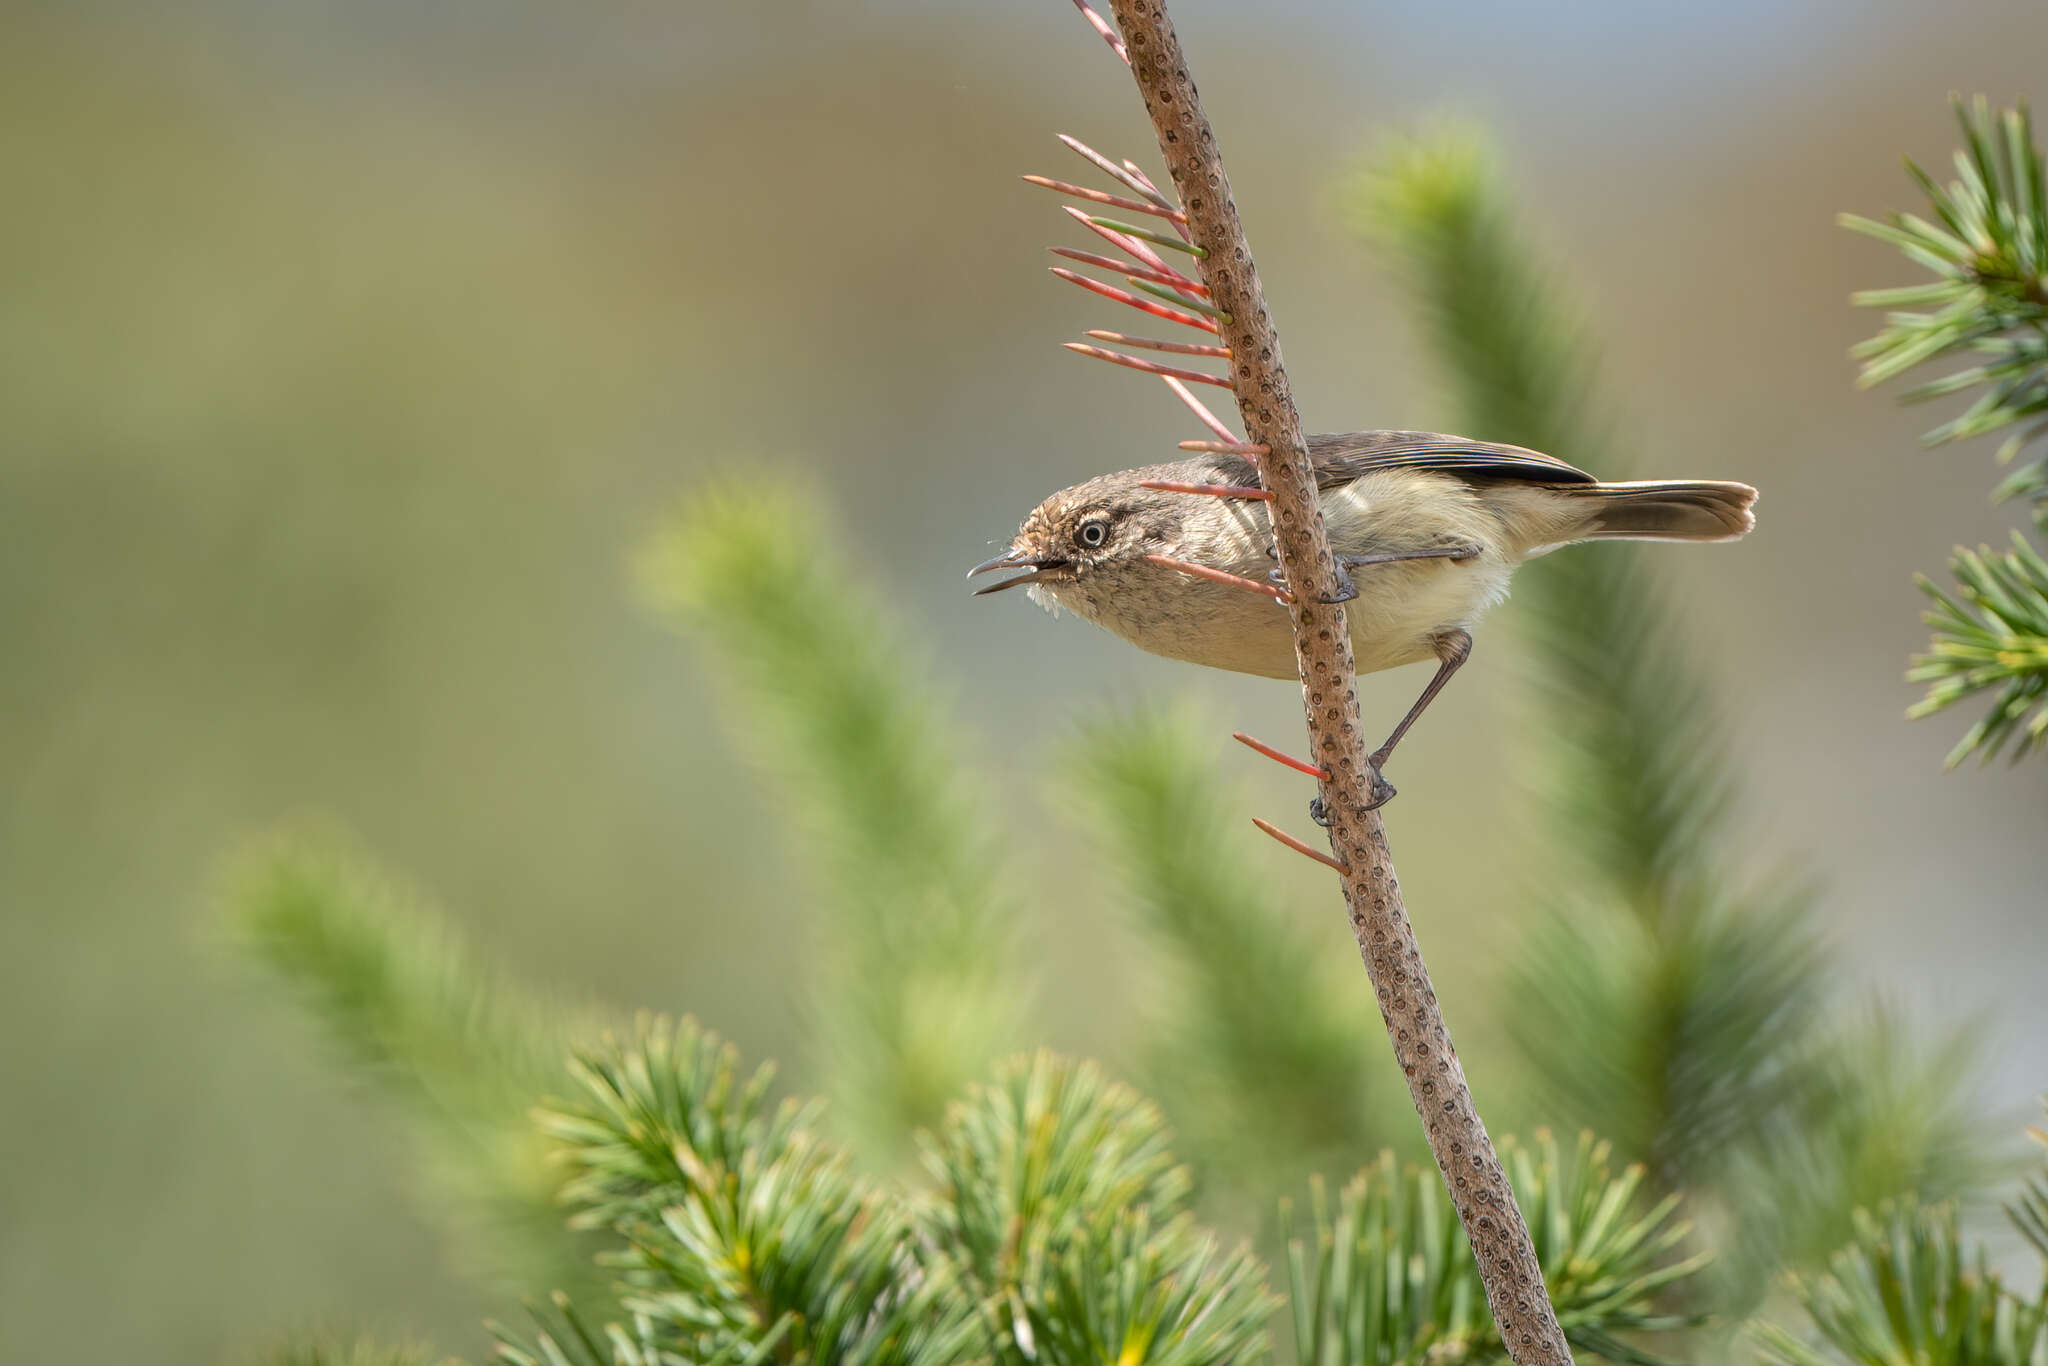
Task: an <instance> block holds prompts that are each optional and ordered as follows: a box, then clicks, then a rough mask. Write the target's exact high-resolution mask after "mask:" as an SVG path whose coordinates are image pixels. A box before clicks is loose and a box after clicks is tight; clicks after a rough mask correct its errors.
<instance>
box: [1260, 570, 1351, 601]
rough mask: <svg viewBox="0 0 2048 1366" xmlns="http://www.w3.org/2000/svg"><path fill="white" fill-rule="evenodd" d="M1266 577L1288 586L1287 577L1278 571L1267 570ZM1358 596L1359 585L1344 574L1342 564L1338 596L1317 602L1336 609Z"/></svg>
mask: <svg viewBox="0 0 2048 1366" xmlns="http://www.w3.org/2000/svg"><path fill="white" fill-rule="evenodd" d="M1266 577H1267V578H1268V579H1269V580H1271V581H1272V582H1274V583H1276V584H1278V585H1279V586H1280V587H1282V588H1286V587H1287V586H1288V584H1287V575H1286V574H1285V573H1283V572H1281V571H1280V570H1278V569H1269V570H1267V571H1266ZM1357 596H1358V585H1357V584H1355V583H1353V582H1352V581H1351V576H1350V575H1349V574H1346V573H1345V572H1344V566H1343V564H1342V563H1341V562H1340V563H1339V564H1338V565H1337V596H1336V597H1334V598H1317V599H1316V601H1317V602H1320V603H1322V604H1323V605H1324V606H1325V607H1335V606H1336V605H1337V604H1338V603H1340V602H1349V601H1351V600H1352V599H1353V598H1355V597H1357Z"/></svg>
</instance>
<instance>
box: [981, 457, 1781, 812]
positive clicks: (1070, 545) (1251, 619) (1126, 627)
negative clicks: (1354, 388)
mask: <svg viewBox="0 0 2048 1366" xmlns="http://www.w3.org/2000/svg"><path fill="white" fill-rule="evenodd" d="M1308 450H1309V457H1310V459H1311V461H1312V462H1313V463H1314V465H1315V469H1316V477H1317V484H1318V487H1319V488H1320V490H1321V495H1322V507H1323V517H1324V520H1325V522H1326V523H1327V524H1328V526H1329V530H1330V543H1331V547H1332V549H1333V550H1334V551H1335V552H1336V555H1337V558H1338V564H1339V567H1340V569H1341V570H1343V571H1346V572H1348V573H1349V575H1350V578H1351V583H1352V588H1351V590H1350V593H1351V597H1352V599H1353V600H1352V601H1351V603H1350V606H1349V608H1348V609H1347V612H1348V616H1349V619H1350V625H1351V644H1352V650H1353V652H1354V653H1355V654H1356V656H1357V659H1358V671H1359V672H1360V673H1370V672H1372V671H1374V670H1378V669H1391V668H1394V667H1396V666H1398V665H1402V664H1412V663H1415V662H1417V661H1420V660H1425V659H1431V658H1434V659H1435V660H1436V661H1437V671H1436V676H1435V677H1434V678H1432V679H1431V680H1430V683H1429V686H1428V687H1427V688H1425V689H1423V692H1422V696H1421V697H1420V698H1418V699H1417V700H1416V703H1415V705H1414V706H1413V707H1412V708H1410V709H1409V712H1408V714H1407V716H1405V717H1404V718H1402V721H1401V723H1400V724H1399V725H1397V726H1396V727H1394V732H1393V734H1391V735H1389V736H1388V737H1387V742H1386V743H1385V744H1384V745H1382V746H1380V748H1379V750H1378V751H1377V752H1375V753H1374V754H1373V756H1372V762H1373V766H1374V768H1375V769H1377V768H1378V767H1379V766H1381V765H1382V764H1384V763H1385V762H1386V760H1387V757H1388V756H1389V755H1390V754H1392V753H1393V750H1394V746H1395V745H1396V744H1397V743H1399V742H1400V739H1401V737H1402V735H1404V734H1405V733H1406V732H1407V730H1408V728H1409V727H1410V726H1411V725H1413V724H1414V723H1415V718H1416V717H1418V716H1420V715H1421V714H1422V711H1423V709H1424V708H1425V707H1427V706H1428V705H1429V703H1430V700H1431V699H1432V698H1434V697H1435V696H1436V695H1437V693H1438V692H1439V691H1440V690H1441V689H1442V688H1443V686H1444V684H1445V682H1447V681H1448V680H1449V678H1450V676H1451V675H1452V674H1453V673H1455V672H1456V671H1457V669H1458V666H1459V665H1461V664H1463V663H1464V662H1465V659H1466V657H1467V655H1469V654H1470V652H1471V649H1472V636H1471V634H1470V632H1471V627H1472V624H1473V623H1474V622H1475V621H1477V620H1478V619H1479V617H1480V615H1481V614H1482V613H1484V612H1485V611H1486V609H1487V608H1489V607H1491V606H1493V605H1494V604H1495V603H1497V602H1499V601H1500V600H1501V599H1502V598H1504V597H1506V596H1507V591H1508V578H1509V576H1510V575H1511V574H1512V573H1513V572H1514V570H1515V568H1516V566H1518V565H1520V564H1521V563H1522V561H1524V560H1527V559H1530V558H1532V557H1534V556H1537V555H1541V554H1544V553H1545V552H1547V551H1551V550H1555V549H1557V548H1558V547H1559V546H1563V545H1570V544H1571V543H1573V542H1575V541H1590V540H1608V539H1618V540H1638V541H1732V540H1735V539H1737V538H1738V537H1740V536H1742V535H1743V534H1744V533H1746V532H1747V531H1749V529H1750V528H1751V527H1752V526H1753V525H1754V524H1755V519H1754V518H1753V517H1752V515H1751V513H1750V507H1751V505H1752V504H1753V503H1754V502H1755V501H1756V490H1755V489H1753V488H1751V487H1750V486H1749V485H1747V484H1733V483H1720V482H1713V481H1705V480H1674V481H1664V480H1653V481H1645V482H1641V483H1621V484H1603V483H1601V482H1600V481H1599V480H1597V479H1595V478H1594V477H1593V476H1592V475H1590V474H1587V473H1586V472H1585V471H1583V470H1580V469H1575V468H1573V467H1572V466H1570V465H1567V464H1565V463H1564V462H1563V461H1562V460H1558V459H1556V458H1554V457H1552V456H1548V455H1540V454H1538V453H1537V452H1535V451H1528V450H1523V449H1522V448H1520V447H1518V446H1502V445H1495V444H1493V443H1491V442H1486V441H1470V440H1467V439H1465V438H1464V437H1458V436H1443V435H1439V434H1437V433H1434V432H1352V433H1347V434H1344V435H1324V436H1311V437H1309V438H1308ZM1147 481H1150V482H1161V481H1172V482H1177V483H1187V484H1236V485H1246V484H1256V483H1257V482H1258V474H1257V471H1256V470H1255V469H1254V468H1253V467H1252V465H1251V464H1250V463H1249V462H1248V461H1246V460H1243V459H1240V458H1238V457H1236V456H1229V455H1212V456H1202V457H1198V458H1195V459H1191V460H1182V461H1178V462H1175V463H1173V464H1169V465H1152V466H1148V467H1147V468H1144V469H1136V470H1124V471H1122V472H1120V473H1117V474H1105V475H1102V476H1101V477H1099V478H1096V479H1091V480H1089V481H1088V482H1087V483H1085V484H1076V485H1075V486H1074V487H1072V488H1069V489H1062V490H1061V491H1060V492H1058V493H1055V494H1054V495H1052V497H1050V498H1048V499H1046V500H1045V501H1044V502H1043V503H1040V504H1039V505H1038V507H1037V508H1035V509H1033V511H1032V513H1031V515H1030V516H1029V517H1027V518H1025V519H1024V525H1023V526H1022V527H1021V528H1020V529H1019V530H1018V532H1017V535H1016V538H1015V539H1014V540H1013V541H1012V542H1011V544H1010V548H1009V549H1008V550H1006V551H1004V552H1003V553H1002V554H1000V555H998V556H996V557H995V558H994V559H991V560H987V561H985V562H983V563H981V564H978V565H976V566H975V567H974V568H973V569H971V570H969V571H968V572H969V574H970V576H971V575H974V574H982V573H986V572H988V571H990V570H996V569H1022V570H1025V571H1027V572H1025V573H1023V574H1019V575H1018V576H1016V577H1015V578H1011V579H1005V580H1004V581H1003V582H1001V583H998V584H994V585H992V586H991V587H988V588H984V589H981V590H980V592H982V593H996V592H1001V591H1002V590H1003V589H1005V588H1016V587H1018V586H1019V585H1028V591H1029V592H1030V594H1031V596H1032V597H1033V598H1034V599H1036V600H1037V601H1038V602H1039V603H1040V604H1041V605H1043V606H1045V607H1047V608H1048V609H1051V610H1053V611H1057V610H1058V609H1059V608H1062V607H1064V608H1067V609H1069V610H1071V611H1074V612H1077V613H1079V614H1080V615H1081V616H1084V617H1086V618H1088V620H1090V621H1092V622H1094V623H1095V624H1096V625H1098V626H1103V627H1106V628H1108V629H1109V630H1111V631H1114V632H1115V633H1116V634H1118V635H1120V636H1122V637H1123V638H1124V639H1125V640H1128V641H1130V642H1131V643H1132V644H1133V645H1136V646H1138V647H1139V648H1140V649H1144V650H1149V651H1151V652H1152V653H1153V654H1158V655H1165V656H1167V657H1168V658H1171V659H1185V660H1190V661H1192V662H1193V663H1196V664H1206V665H1208V666H1210V667H1211V668H1216V669H1230V670H1234V671H1236V672H1239V673H1251V674H1263V675H1265V676H1266V677H1269V678H1293V677H1295V676H1296V674H1295V662H1294V641H1293V635H1292V632H1291V630H1290V627H1289V622H1288V616H1287V613H1286V611H1285V610H1284V609H1283V608H1282V607H1281V606H1280V604H1279V603H1277V602H1276V601H1274V600H1273V599H1271V598H1269V597H1264V596H1260V595H1257V594H1253V593H1247V592H1245V591H1244V590H1243V589H1241V588H1234V587H1231V586H1229V585H1227V584H1221V583H1214V582H1210V581H1207V580H1203V579H1199V578H1195V577H1192V576H1190V575H1187V574H1183V573H1181V572H1179V571H1177V570H1174V569H1171V568H1168V567H1166V566H1164V565H1160V564H1157V563H1155V562H1153V561H1152V560H1149V559H1147V558H1146V557H1147V556H1152V555H1158V556H1167V557H1171V558H1173V559H1177V560H1185V561H1191V562H1193V563H1195V564H1199V565H1204V566H1206V567H1208V568H1211V569H1220V570H1223V571H1225V572H1227V573H1230V574H1235V575H1238V576H1241V577H1244V578H1253V579H1258V580H1261V581H1264V580H1265V579H1266V578H1267V577H1268V574H1269V571H1273V563H1274V562H1273V559H1272V551H1271V549H1270V546H1271V545H1272V531H1271V528H1270V525H1269V523H1268V521H1267V512H1266V504H1265V503H1263V502H1260V501H1255V500H1249V499H1232V498H1212V497H1200V496H1191V495H1188V494H1182V493H1169V492H1163V491H1159V490H1153V489H1147V488H1144V487H1142V484H1143V483H1144V482H1147ZM1275 572H1276V571H1275ZM1386 792H1387V795H1391V793H1392V789H1391V788H1389V789H1386Z"/></svg>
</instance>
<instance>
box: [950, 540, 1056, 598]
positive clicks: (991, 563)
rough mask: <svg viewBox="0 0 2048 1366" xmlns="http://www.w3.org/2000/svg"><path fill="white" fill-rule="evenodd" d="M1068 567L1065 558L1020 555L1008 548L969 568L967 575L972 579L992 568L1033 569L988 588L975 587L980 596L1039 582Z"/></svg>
mask: <svg viewBox="0 0 2048 1366" xmlns="http://www.w3.org/2000/svg"><path fill="white" fill-rule="evenodd" d="M1066 567H1067V562H1066V561H1065V560H1062V559H1056V558H1054V557H1052V556H1049V555H1019V554H1018V553H1017V552H1016V551H1014V550H1006V551H1004V552H1003V553H1002V554H1000V555H998V556H996V557H995V558H994V559H992V560H983V561H982V562H981V563H980V564H978V565H976V566H974V568H972V569H970V570H968V571H967V577H968V578H970V579H971V578H973V577H974V576H975V575H976V574H986V573H988V572H989V571H990V570H991V569H1028V570H1030V571H1031V572H1030V573H1029V574H1019V575H1018V576H1017V577H1016V578H1014V579H1004V580H1003V581H1002V582H1001V583H992V584H990V585H989V586H988V587H986V588H977V589H975V590H974V596H975V597H977V598H979V597H983V596H986V595H987V594H989V593H1000V592H1002V591H1003V590H1004V589H1005V588H1015V587H1016V586H1017V585H1018V584H1023V583H1037V582H1038V581H1039V580H1040V579H1043V578H1047V577H1049V576H1051V575H1052V574H1054V573H1056V572H1058V571H1060V570H1063V569H1065V568H1066Z"/></svg>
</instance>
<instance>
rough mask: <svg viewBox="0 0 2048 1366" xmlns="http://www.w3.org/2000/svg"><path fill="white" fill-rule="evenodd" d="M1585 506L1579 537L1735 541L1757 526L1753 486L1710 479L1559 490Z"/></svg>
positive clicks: (1659, 481)
mask: <svg viewBox="0 0 2048 1366" xmlns="http://www.w3.org/2000/svg"><path fill="white" fill-rule="evenodd" d="M1558 492H1560V493H1570V494H1571V495H1573V496H1574V497H1576V498H1584V499H1587V500H1588V501H1590V502H1591V503H1592V504H1593V506H1592V508H1591V509H1589V515H1588V517H1587V518H1586V523H1585V526H1584V528H1583V529H1582V530H1581V531H1580V532H1579V538H1582V539H1585V540H1623V541H1733V540H1736V539H1737V538H1739V537H1741V536H1744V535H1746V534H1748V532H1749V530H1750V528H1751V527H1753V526H1755V525H1756V515H1755V514H1754V513H1753V512H1752V511H1751V510H1750V509H1751V507H1752V505H1754V504H1755V502H1756V490H1755V489H1753V488H1751V487H1750V486H1749V485H1747V484H1734V483H1724V482H1721V481H1719V480H1712V479H1671V480H1657V479H1648V480H1643V481H1641V482H1637V483H1625V484H1585V485H1581V486H1579V487H1576V488H1572V487H1566V488H1561V489H1559V490H1558Z"/></svg>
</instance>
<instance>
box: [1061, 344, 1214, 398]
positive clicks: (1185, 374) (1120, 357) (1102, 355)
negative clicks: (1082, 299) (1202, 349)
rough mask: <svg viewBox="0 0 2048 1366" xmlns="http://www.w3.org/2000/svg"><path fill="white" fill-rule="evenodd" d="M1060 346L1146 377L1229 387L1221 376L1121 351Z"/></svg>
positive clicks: (1085, 346)
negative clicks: (1152, 376)
mask: <svg viewBox="0 0 2048 1366" xmlns="http://www.w3.org/2000/svg"><path fill="white" fill-rule="evenodd" d="M1062 345H1064V346H1065V347H1066V348H1067V350H1069V351H1072V352H1073V353H1074V354H1075V355H1077V356H1087V357H1088V358H1089V359H1090V360H1106V361H1108V362H1109V363H1110V364H1111V365H1124V366H1129V367H1130V368H1131V369H1133V370H1143V371H1144V372H1145V373H1146V374H1148V375H1164V376H1166V377H1167V378H1169V379H1182V380H1187V381H1189V382H1190V383H1194V384H1213V385H1215V386H1216V387H1217V388H1219V389H1228V388H1229V387H1230V381H1229V380H1227V379H1225V378H1224V377H1223V376H1221V375H1211V374H1208V373H1206V372H1204V371H1201V370H1183V369H1181V368H1180V367H1179V366H1177V365H1161V364H1160V363H1159V362H1157V361H1150V360H1146V359H1145V358H1144V357H1143V356H1127V355H1125V354H1124V353H1123V352H1121V351H1110V350H1106V349H1105V348H1103V347H1100V346H1090V345H1088V344H1087V343H1086V342H1064V343H1062Z"/></svg>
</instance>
